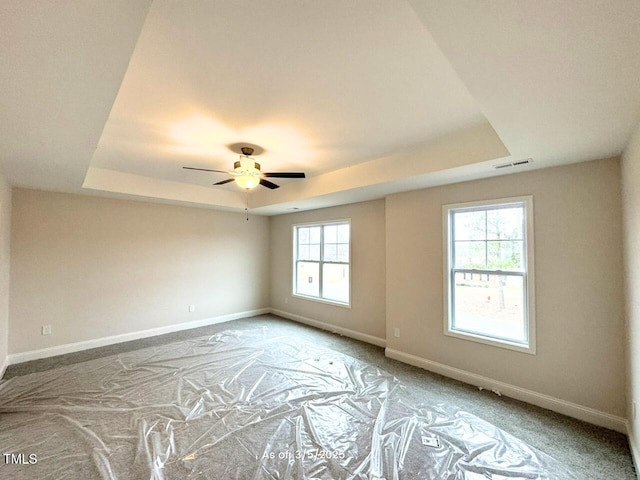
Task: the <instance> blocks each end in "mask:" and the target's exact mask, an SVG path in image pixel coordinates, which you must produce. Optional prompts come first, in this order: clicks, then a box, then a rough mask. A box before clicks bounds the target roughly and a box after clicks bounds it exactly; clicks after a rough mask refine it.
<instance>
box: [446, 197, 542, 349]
mask: <svg viewBox="0 0 640 480" xmlns="http://www.w3.org/2000/svg"><path fill="white" fill-rule="evenodd" d="M509 204H524V230H525V231H524V250H525V251H524V254H525V255H524V258H525V262H526V264H525V269H524V272H525V274H524V276H523V281H524V283H525V285H524V288H525V290H526V296H525V302H526V305H525V307H524V313H525V319H526V324H527V330H528V332H527V343H526V344H520V343H518V342H510V341H508V340H503V339H499V338H494V337H491V336H490V335H483V334H482V333H480V332H475V333H471V332H465V331H462V330H453V329H452V328H451V318H450V317H451V312H450V310H451V308H450V306H451V302H452V297H451V295H452V293H451V270H452V267H453V265H452V259H451V248H450V247H451V235H452V233H451V221H450V218H451V211H452V210H458V209H469V210H474V209H478V210H481V209H484V208H486V207H490V206H494V205H495V206H505V205H509ZM533 216H534V212H533V195H523V196H519V197H510V198H498V199H489V200H481V201H474V202H465V203H452V204H447V205H442V243H443V246H442V251H443V255H444V259H443V265H444V268H443V269H442V270H443V274H444V278H443V279H444V287H443V288H444V297H443V303H444V304H443V311H444V318H443V323H444V328H443V333H444V334H445V335H447V336H450V337H455V338H459V339H461V340H468V341H472V342H478V343H483V344H485V345H491V346H494V347H499V348H506V349H509V350H515V351H518V352H522V353H527V354H530V355H535V354H536V304H535V263H534V250H535V246H534V236H535V232H534V228H533V227H534V225H533Z"/></svg>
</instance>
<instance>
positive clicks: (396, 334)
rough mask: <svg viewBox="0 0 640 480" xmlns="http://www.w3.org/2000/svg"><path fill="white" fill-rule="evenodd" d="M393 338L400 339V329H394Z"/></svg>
mask: <svg viewBox="0 0 640 480" xmlns="http://www.w3.org/2000/svg"><path fill="white" fill-rule="evenodd" d="M393 336H394V337H396V338H400V329H399V328H394V329H393Z"/></svg>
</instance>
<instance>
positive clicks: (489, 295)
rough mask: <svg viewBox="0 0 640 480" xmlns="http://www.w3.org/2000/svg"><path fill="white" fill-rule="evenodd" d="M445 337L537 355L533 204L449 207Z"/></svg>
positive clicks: (529, 201) (519, 200) (517, 201)
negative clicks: (455, 337) (534, 310)
mask: <svg viewBox="0 0 640 480" xmlns="http://www.w3.org/2000/svg"><path fill="white" fill-rule="evenodd" d="M444 217H445V234H446V235H445V237H446V242H445V243H446V245H445V257H446V258H445V260H446V261H445V264H446V265H447V269H446V271H445V282H446V285H445V288H446V292H447V297H446V304H445V311H446V315H445V333H446V334H448V335H453V336H458V337H461V338H466V339H471V340H477V341H480V342H483V343H489V344H493V345H499V346H505V347H507V348H514V349H516V350H522V351H527V352H529V353H534V352H535V336H534V328H533V327H534V318H533V283H532V282H533V281H532V278H533V271H532V266H533V261H532V259H533V248H532V240H533V238H532V232H531V231H530V230H531V228H532V227H531V226H532V199H531V197H520V198H517V199H506V200H495V201H491V202H478V203H471V204H462V205H446V206H445V207H444Z"/></svg>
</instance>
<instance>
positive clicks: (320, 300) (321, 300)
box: [291, 293, 351, 309]
mask: <svg viewBox="0 0 640 480" xmlns="http://www.w3.org/2000/svg"><path fill="white" fill-rule="evenodd" d="M291 296H292V297H294V298H300V299H302V300H309V301H311V302H316V303H324V304H326V305H333V306H334V307H342V308H349V309H350V308H351V304H350V303H341V302H336V301H333V300H327V299H325V298H318V297H308V296H306V295H300V294H298V293H292V294H291Z"/></svg>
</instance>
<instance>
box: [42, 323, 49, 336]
mask: <svg viewBox="0 0 640 480" xmlns="http://www.w3.org/2000/svg"><path fill="white" fill-rule="evenodd" d="M41 333H42V335H51V325H42V329H41Z"/></svg>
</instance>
